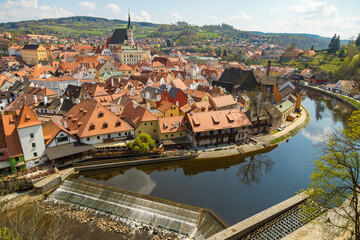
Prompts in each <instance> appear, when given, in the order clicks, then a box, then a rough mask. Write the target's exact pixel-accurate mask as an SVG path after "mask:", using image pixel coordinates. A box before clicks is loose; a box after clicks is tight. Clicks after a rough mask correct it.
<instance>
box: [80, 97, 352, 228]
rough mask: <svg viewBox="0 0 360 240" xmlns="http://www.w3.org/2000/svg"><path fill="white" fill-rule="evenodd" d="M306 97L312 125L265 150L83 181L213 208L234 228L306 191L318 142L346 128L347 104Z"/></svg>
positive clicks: (101, 173)
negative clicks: (249, 154)
mask: <svg viewBox="0 0 360 240" xmlns="http://www.w3.org/2000/svg"><path fill="white" fill-rule="evenodd" d="M302 94H303V95H304V98H303V106H304V107H305V108H306V109H307V110H308V111H309V113H310V115H311V122H310V124H309V125H308V126H307V127H306V128H304V129H303V130H302V131H300V132H299V133H298V134H297V135H295V136H294V137H293V138H291V139H290V140H289V141H288V142H282V143H280V144H279V145H278V146H277V147H275V148H273V149H268V150H267V152H263V153H261V154H257V155H254V156H241V155H238V156H232V157H225V158H219V159H201V160H196V159H194V160H184V161H178V162H172V163H161V164H151V165H143V166H138V167H136V168H135V167H134V168H112V169H106V170H98V171H88V172H81V173H80V175H79V178H80V179H84V180H88V181H93V182H97V183H100V184H105V185H108V186H112V187H116V188H121V189H126V190H130V191H135V192H138V193H142V194H148V195H151V196H155V197H159V198H164V199H168V200H172V201H176V202H180V203H184V204H189V205H193V206H197V207H201V208H206V209H210V210H212V211H213V212H214V213H215V214H216V215H217V216H219V217H220V218H221V219H222V220H223V221H224V222H225V223H227V224H228V225H233V224H235V223H237V222H239V221H242V220H244V219H246V218H248V217H250V216H252V215H254V214H256V213H258V212H260V211H262V210H264V209H266V208H269V207H271V206H273V205H275V204H277V203H279V202H281V201H283V200H285V199H287V198H289V197H292V196H294V195H295V194H296V192H297V191H299V190H300V189H303V188H307V186H308V184H309V181H310V175H311V172H312V171H313V169H314V165H313V160H314V159H316V158H317V157H318V156H320V154H321V152H320V146H319V141H322V139H323V138H324V137H323V136H324V134H326V133H329V132H331V130H332V129H334V128H341V127H343V126H346V122H347V119H348V117H349V116H350V115H351V112H352V109H351V108H349V107H348V106H347V105H345V104H343V103H340V102H338V101H337V100H334V99H331V98H329V97H326V96H323V95H320V94H318V93H315V92H312V91H303V92H302Z"/></svg>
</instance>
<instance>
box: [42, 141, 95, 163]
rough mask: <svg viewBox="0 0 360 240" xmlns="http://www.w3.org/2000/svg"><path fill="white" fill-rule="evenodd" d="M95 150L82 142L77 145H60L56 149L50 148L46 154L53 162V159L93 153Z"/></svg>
mask: <svg viewBox="0 0 360 240" xmlns="http://www.w3.org/2000/svg"><path fill="white" fill-rule="evenodd" d="M93 149H94V147H93V146H92V145H87V144H84V143H81V142H75V143H67V144H63V145H59V146H56V147H49V148H47V149H46V154H47V156H48V158H49V160H53V159H58V158H62V157H67V156H71V155H75V154H78V153H83V152H87V151H91V150H93Z"/></svg>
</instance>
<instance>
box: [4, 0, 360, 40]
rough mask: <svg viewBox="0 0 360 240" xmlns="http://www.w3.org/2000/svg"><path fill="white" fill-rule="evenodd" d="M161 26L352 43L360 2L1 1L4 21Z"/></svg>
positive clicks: (358, 23)
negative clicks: (96, 20)
mask: <svg viewBox="0 0 360 240" xmlns="http://www.w3.org/2000/svg"><path fill="white" fill-rule="evenodd" d="M128 9H130V12H131V18H132V20H133V21H145V22H152V23H160V24H169V23H176V22H177V21H186V22H188V23H191V24H195V25H199V26H202V25H210V24H221V23H226V24H229V25H232V26H234V27H235V28H237V29H240V30H246V31H261V32H276V33H309V34H317V35H320V36H324V37H332V36H333V35H334V34H338V35H339V34H340V36H341V39H349V38H351V37H353V36H357V35H358V33H360V0H341V1H340V0H271V1H270V0H256V1H255V0H254V1H251V0H246V1H245V0H181V1H175V0H131V1H129V0H127V1H124V0H86V1H82V0H61V1H59V0H0V22H14V21H21V20H34V19H43V18H58V17H69V16H95V17H104V18H108V19H122V20H126V19H127V14H128Z"/></svg>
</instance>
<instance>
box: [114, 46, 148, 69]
mask: <svg viewBox="0 0 360 240" xmlns="http://www.w3.org/2000/svg"><path fill="white" fill-rule="evenodd" d="M111 53H112V56H113V57H114V58H115V60H116V61H118V62H121V63H122V64H131V65H135V64H136V63H137V62H138V61H140V60H144V59H151V54H150V50H142V49H136V48H131V47H126V46H122V47H121V48H118V49H113V50H111Z"/></svg>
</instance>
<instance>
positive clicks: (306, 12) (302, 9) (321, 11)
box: [289, 0, 339, 18]
mask: <svg viewBox="0 0 360 240" xmlns="http://www.w3.org/2000/svg"><path fill="white" fill-rule="evenodd" d="M289 12H290V13H294V14H299V15H302V16H303V17H305V18H317V17H328V18H331V17H335V16H337V15H338V12H339V11H338V10H337V8H336V7H335V6H333V5H328V4H327V2H324V1H315V0H305V1H304V2H303V3H302V4H300V5H294V6H290V7H289Z"/></svg>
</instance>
